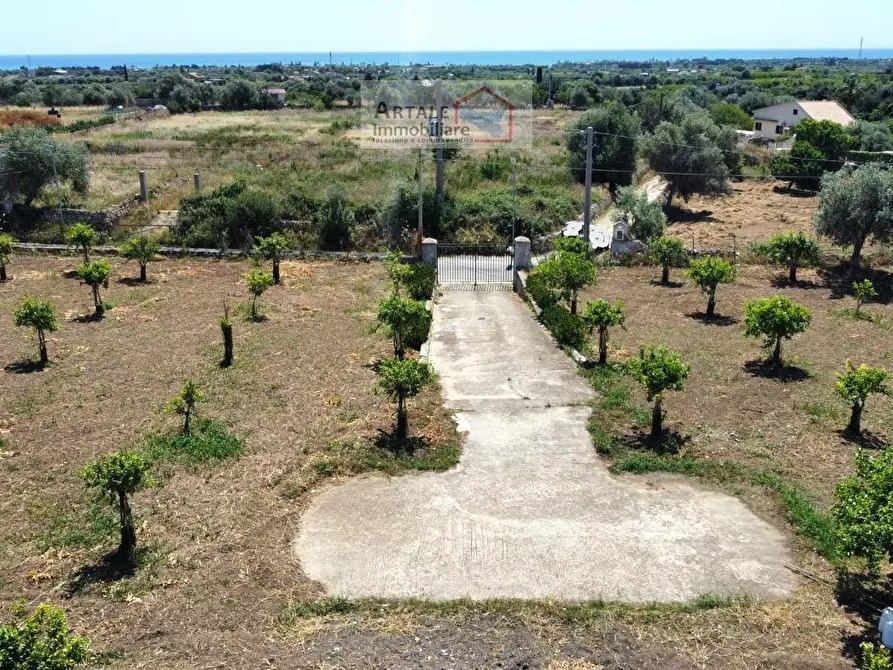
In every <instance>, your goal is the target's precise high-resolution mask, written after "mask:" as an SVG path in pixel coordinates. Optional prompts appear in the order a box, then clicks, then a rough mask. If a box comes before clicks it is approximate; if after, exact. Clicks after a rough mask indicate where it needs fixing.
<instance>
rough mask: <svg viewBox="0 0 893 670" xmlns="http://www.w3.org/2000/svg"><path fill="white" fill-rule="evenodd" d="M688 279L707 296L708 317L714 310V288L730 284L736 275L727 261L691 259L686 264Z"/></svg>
mask: <svg viewBox="0 0 893 670" xmlns="http://www.w3.org/2000/svg"><path fill="white" fill-rule="evenodd" d="M687 274H688V277H689V279H691V280H692V282H693V283H694V284H695V285H696V286H697V287H698V288H699V289H701V292H702V293H704V294H705V295H706V296H707V312H706V315H707V316H708V317H711V316H713V314H714V312H715V310H716V288H717V286H719V285H720V284H731V283H732V282H734V281H735V276H736V274H737V272H736V270H735V266H734V265H732V264H731V263H729V262H728V261H727V260H725V259H723V258H719V257H715V256H708V257H707V258H700V259H693V260H692V261H691V262H690V263H689V264H688V272H687Z"/></svg>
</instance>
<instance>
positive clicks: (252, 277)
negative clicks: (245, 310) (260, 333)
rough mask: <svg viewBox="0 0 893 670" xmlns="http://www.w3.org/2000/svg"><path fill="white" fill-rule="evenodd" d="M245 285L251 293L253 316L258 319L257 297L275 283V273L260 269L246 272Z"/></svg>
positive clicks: (253, 318)
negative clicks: (271, 273)
mask: <svg viewBox="0 0 893 670" xmlns="http://www.w3.org/2000/svg"><path fill="white" fill-rule="evenodd" d="M244 276H245V286H247V287H248V292H249V293H250V294H251V318H252V320H255V321H256V320H257V318H258V315H257V299H258V298H259V297H260V296H261V295H263V293H264V291H266V290H267V289H268V288H270V287H271V286H272V285H273V275H270V274H267V273H266V272H262V271H260V270H252V271H251V272H246V273H245V275H244Z"/></svg>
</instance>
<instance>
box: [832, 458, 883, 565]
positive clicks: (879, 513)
mask: <svg viewBox="0 0 893 670" xmlns="http://www.w3.org/2000/svg"><path fill="white" fill-rule="evenodd" d="M855 460H856V463H855V465H856V474H855V475H854V476H852V477H849V478H847V479H845V480H844V481H842V482H840V483H839V484H838V485H837V487H836V488H835V490H834V498H835V500H836V502H835V504H834V505H833V506H832V508H831V516H832V517H833V519H834V522H835V527H836V531H837V537H838V539H839V541H840V547H841V549H843V551H844V552H845V553H846V554H847V555H849V556H854V557H857V558H861V559H864V560H865V561H866V563H867V564H868V567H869V569H870V570H871V571H872V572H874V573H877V572H878V569H879V567H880V563H881V561H882V560H883V559H884V558H891V557H893V448H890V447H887V448H886V449H885V450H884V451H883V452H881V453H880V454H877V455H876V456H873V455H871V454H869V453H868V452H867V451H864V450H862V449H859V450H857V451H856V459H855Z"/></svg>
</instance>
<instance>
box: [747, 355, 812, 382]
mask: <svg viewBox="0 0 893 670" xmlns="http://www.w3.org/2000/svg"><path fill="white" fill-rule="evenodd" d="M744 370H745V372H747V373H749V374H751V375H753V376H754V377H763V378H764V379H776V380H778V381H780V382H782V383H784V384H787V383H789V382H800V381H803V380H805V379H809V378H810V377H812V375H811V374H810V373H809V371H807V370H804V369H803V368H801V367H798V366H796V365H780V366H775V365H772V363H768V362H766V361H762V360H756V361H747V363H745V364H744Z"/></svg>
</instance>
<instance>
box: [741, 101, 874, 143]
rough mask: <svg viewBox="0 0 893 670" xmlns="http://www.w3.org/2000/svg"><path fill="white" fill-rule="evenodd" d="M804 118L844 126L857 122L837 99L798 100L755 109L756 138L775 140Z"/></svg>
mask: <svg viewBox="0 0 893 670" xmlns="http://www.w3.org/2000/svg"><path fill="white" fill-rule="evenodd" d="M802 119H811V120H813V121H833V122H834V123H839V124H840V125H842V126H849V125H852V124H853V123H855V122H856V120H855V119H854V118H853V117H852V116H850V113H849V112H848V111H846V109H844V108H843V105H841V104H840V103H839V102H837V101H835V100H797V101H794V102H784V103H782V104H780V105H772V106H771V107H763V108H762V109H755V110H754V112H753V120H754V139H766V140H775V139H776V138H777V137H779V136H780V135H784V134H785V133H787V132H788V131H789V130H790V129H791V128H793V127H794V126H796V125H797V123H798V122H799V121H801V120H802Z"/></svg>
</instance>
